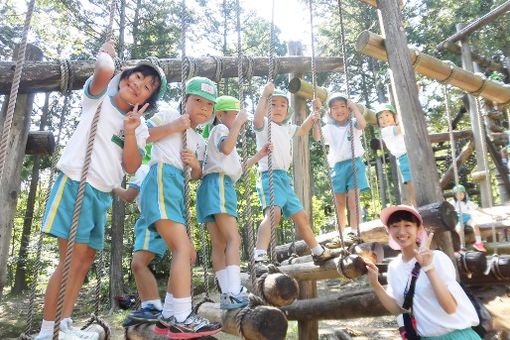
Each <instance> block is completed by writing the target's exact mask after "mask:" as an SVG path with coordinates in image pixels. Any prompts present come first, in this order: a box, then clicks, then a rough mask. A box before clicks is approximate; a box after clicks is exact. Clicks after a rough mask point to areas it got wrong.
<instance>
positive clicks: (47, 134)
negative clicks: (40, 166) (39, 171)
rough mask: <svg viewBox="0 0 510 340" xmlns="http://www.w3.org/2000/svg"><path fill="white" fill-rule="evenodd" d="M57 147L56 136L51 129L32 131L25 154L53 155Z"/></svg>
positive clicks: (29, 134)
mask: <svg viewBox="0 0 510 340" xmlns="http://www.w3.org/2000/svg"><path fill="white" fill-rule="evenodd" d="M55 147H56V145H55V137H54V136H53V133H52V132H51V131H30V132H29V133H28V139H27V145H26V147H25V155H52V154H53V153H54V152H55Z"/></svg>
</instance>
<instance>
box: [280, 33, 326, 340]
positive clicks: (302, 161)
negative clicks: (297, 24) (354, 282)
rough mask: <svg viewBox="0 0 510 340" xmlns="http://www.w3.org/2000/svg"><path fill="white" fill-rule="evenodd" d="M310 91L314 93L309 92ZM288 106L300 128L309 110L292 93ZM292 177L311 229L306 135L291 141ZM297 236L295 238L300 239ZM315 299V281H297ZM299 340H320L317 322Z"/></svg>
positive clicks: (298, 50) (292, 47) (298, 51)
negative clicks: (290, 105) (292, 109)
mask: <svg viewBox="0 0 510 340" xmlns="http://www.w3.org/2000/svg"><path fill="white" fill-rule="evenodd" d="M288 49H289V55H291V56H302V55H303V48H302V46H301V43H300V42H297V41H292V42H289V44H288ZM302 77H303V73H292V74H290V77H289V80H291V79H293V78H302ZM312 91H313V90H312ZM290 98H291V104H292V107H293V108H294V118H293V120H294V124H296V125H298V126H299V125H301V124H302V123H303V121H304V120H305V119H306V117H307V116H308V113H309V110H308V107H307V106H306V100H305V99H303V98H302V97H299V96H297V95H294V94H291V96H290ZM293 149H294V151H293V160H292V162H293V163H292V164H293V166H292V169H293V178H294V190H295V191H296V195H297V196H298V197H299V199H300V201H301V202H302V204H303V207H304V209H305V212H306V213H307V214H308V222H309V224H310V227H312V225H313V224H312V223H313V219H312V218H311V217H312V186H311V182H310V178H311V176H312V171H311V168H310V142H309V135H308V134H307V135H306V136H303V137H301V138H294V142H293ZM297 236H298V239H301V237H299V235H297ZM315 297H317V282H316V281H313V280H312V281H300V282H299V297H298V298H299V299H310V298H315ZM298 338H299V339H300V340H305V339H306V340H308V339H309V340H315V339H318V338H319V323H318V322H317V321H307V322H299V323H298Z"/></svg>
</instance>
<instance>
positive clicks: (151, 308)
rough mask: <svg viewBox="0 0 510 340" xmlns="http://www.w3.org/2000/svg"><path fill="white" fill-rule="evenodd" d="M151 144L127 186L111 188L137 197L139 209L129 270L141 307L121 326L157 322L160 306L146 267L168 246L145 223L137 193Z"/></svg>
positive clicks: (127, 197) (129, 199)
mask: <svg viewBox="0 0 510 340" xmlns="http://www.w3.org/2000/svg"><path fill="white" fill-rule="evenodd" d="M151 146H152V145H150V144H148V145H147V147H146V154H145V157H144V159H143V164H142V165H141V166H140V168H139V169H138V170H137V171H136V174H135V177H134V178H133V180H132V181H130V182H129V183H128V188H127V189H123V188H115V189H113V193H114V194H116V195H117V196H118V197H119V198H120V199H122V200H123V201H124V202H128V203H130V202H133V201H135V200H136V204H137V206H138V211H140V217H139V218H138V220H137V221H136V224H135V230H134V231H135V244H134V249H133V252H134V253H133V258H132V259H131V270H132V271H133V275H134V277H135V283H136V288H137V290H138V296H139V297H140V301H141V307H140V309H138V310H136V311H134V312H131V313H130V314H129V315H128V319H127V320H126V321H125V322H124V327H127V326H129V325H133V324H137V323H139V322H149V323H156V322H157V320H158V316H159V315H160V314H161V310H162V309H163V305H162V304H161V299H160V297H159V291H158V284H157V281H156V278H155V277H154V274H153V273H152V271H151V270H150V269H149V264H150V263H151V262H152V260H154V258H155V257H156V256H157V257H159V258H162V257H163V256H164V255H165V253H166V251H167V249H168V248H167V246H166V244H165V241H164V240H163V239H162V238H161V236H160V235H159V234H158V233H157V232H156V231H155V230H151V229H149V228H148V225H147V223H145V219H144V217H143V214H142V213H141V211H142V209H141V207H140V195H139V193H140V187H141V186H142V183H143V180H144V179H145V177H146V176H147V173H148V172H149V165H148V162H149V160H150V151H151Z"/></svg>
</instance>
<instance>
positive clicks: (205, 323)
mask: <svg viewBox="0 0 510 340" xmlns="http://www.w3.org/2000/svg"><path fill="white" fill-rule="evenodd" d="M220 331H221V324H220V323H219V322H210V321H209V320H207V319H205V318H202V317H200V316H198V315H197V314H195V313H193V312H192V313H191V314H190V315H188V317H187V318H186V320H184V321H183V322H177V320H176V319H175V318H174V317H170V318H163V315H161V316H160V317H159V318H158V323H157V324H156V327H154V333H156V334H159V335H166V336H167V337H168V338H170V339H194V338H200V337H205V336H210V335H214V334H216V333H218V332H220Z"/></svg>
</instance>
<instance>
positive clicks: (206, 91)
mask: <svg viewBox="0 0 510 340" xmlns="http://www.w3.org/2000/svg"><path fill="white" fill-rule="evenodd" d="M186 94H188V95H195V96H199V97H202V98H204V99H207V100H209V101H211V102H213V103H216V97H217V96H218V89H217V87H216V83H215V82H213V81H212V80H211V79H209V78H205V77H193V78H191V79H190V80H188V81H187V82H186Z"/></svg>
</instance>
